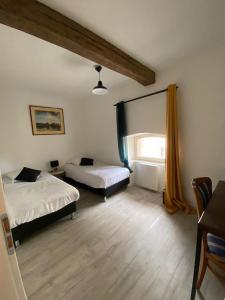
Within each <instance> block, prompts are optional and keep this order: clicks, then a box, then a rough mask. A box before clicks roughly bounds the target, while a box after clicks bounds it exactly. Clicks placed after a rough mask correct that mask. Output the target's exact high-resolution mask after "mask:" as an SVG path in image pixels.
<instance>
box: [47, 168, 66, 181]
mask: <svg viewBox="0 0 225 300" xmlns="http://www.w3.org/2000/svg"><path fill="white" fill-rule="evenodd" d="M49 173H50V174H51V175H53V176H55V177H57V178H59V179H61V180H63V179H64V176H65V171H64V170H58V171H51V172H49Z"/></svg>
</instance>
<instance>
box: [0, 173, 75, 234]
mask: <svg viewBox="0 0 225 300" xmlns="http://www.w3.org/2000/svg"><path fill="white" fill-rule="evenodd" d="M3 183H4V190H5V196H6V197H5V198H6V208H7V212H8V216H9V221H10V225H11V228H12V229H13V228H15V227H17V226H19V225H21V224H24V223H27V222H31V221H33V220H35V219H37V218H40V217H43V216H45V215H48V214H51V213H54V212H56V211H58V210H60V209H62V208H63V207H65V206H67V205H69V204H70V203H72V202H74V201H77V200H78V199H79V192H78V190H77V189H76V188H74V187H73V186H71V185H69V184H67V183H65V182H63V181H62V180H60V179H58V178H56V177H54V176H52V175H51V174H49V173H45V172H42V173H41V175H40V177H39V178H38V179H37V181H36V182H19V181H15V182H14V183H13V182H12V181H11V180H10V179H9V178H8V177H6V176H3Z"/></svg>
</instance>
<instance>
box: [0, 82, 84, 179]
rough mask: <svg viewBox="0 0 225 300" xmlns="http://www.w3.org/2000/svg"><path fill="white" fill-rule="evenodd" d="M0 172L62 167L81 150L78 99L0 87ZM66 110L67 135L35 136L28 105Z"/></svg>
mask: <svg viewBox="0 0 225 300" xmlns="http://www.w3.org/2000/svg"><path fill="white" fill-rule="evenodd" d="M0 89H1V95H0V107H1V109H0V141H1V147H0V170H1V172H2V173H5V172H8V171H12V170H14V169H17V168H20V167H23V166H28V167H32V168H38V169H42V170H46V169H48V162H49V161H50V160H53V159H58V160H59V161H60V163H61V164H63V163H64V162H65V161H67V160H68V159H70V158H71V157H73V156H74V155H75V154H77V153H79V152H80V149H81V147H82V145H81V144H82V142H81V140H82V132H81V130H80V127H81V126H80V124H81V106H80V105H79V102H78V101H76V100H75V99H65V98H64V97H63V96H62V95H52V94H48V93H45V92H43V91H38V92H37V91H29V90H21V89H20V88H16V89H10V87H8V88H7V87H6V88H4V86H3V85H2V86H0ZM30 104H32V105H43V106H50V107H61V108H63V109H64V119H65V131H66V134H65V135H48V136H33V135H32V130H31V122H30V114H29V107H28V106H29V105H30Z"/></svg>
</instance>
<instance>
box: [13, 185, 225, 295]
mask: <svg viewBox="0 0 225 300" xmlns="http://www.w3.org/2000/svg"><path fill="white" fill-rule="evenodd" d="M78 206H79V216H78V217H77V218H76V219H75V220H69V219H68V218H67V219H64V220H60V221H59V222H57V223H55V224H54V225H52V226H50V227H48V228H46V229H45V230H43V231H41V232H39V233H38V234H35V235H34V236H32V237H31V238H29V239H27V240H26V241H25V242H24V243H23V244H22V246H21V248H19V249H18V250H17V256H18V261H19V265H20V269H21V273H22V277H23V281H24V285H25V289H26V291H27V295H28V299H32V300H35V299H39V300H53V299H54V300H58V299H65V300H70V299H71V300H72V299H73V300H74V299H76V300H81V299H90V300H142V299H143V300H157V299H163V300H169V299H170V300H186V299H189V295H190V289H191V282H192V274H193V264H194V251H195V249H194V248H195V228H196V217H195V216H187V215H184V214H182V213H177V214H175V215H172V216H171V215H168V214H167V213H166V212H165V211H164V209H163V207H162V205H161V196H160V195H159V194H157V193H153V192H149V191H147V190H144V189H140V188H137V187H129V188H128V189H127V190H125V191H123V192H121V193H119V194H117V195H115V196H113V197H111V198H109V199H108V200H107V201H106V203H104V202H101V197H99V196H97V195H95V194H92V193H91V192H87V191H83V190H81V198H80V201H79V205H78ZM201 291H202V295H201V294H199V295H198V296H197V297H196V299H207V300H219V299H221V300H223V299H224V298H225V288H224V286H223V285H222V284H221V283H220V282H219V281H218V280H217V279H216V278H215V277H214V275H212V274H211V272H210V271H207V274H206V277H205V279H204V282H203V285H202V289H201Z"/></svg>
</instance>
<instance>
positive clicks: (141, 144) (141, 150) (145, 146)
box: [137, 137, 165, 159]
mask: <svg viewBox="0 0 225 300" xmlns="http://www.w3.org/2000/svg"><path fill="white" fill-rule="evenodd" d="M137 149H138V156H141V157H148V158H156V159H157V158H158V159H165V138H164V137H143V138H139V139H138V147H137Z"/></svg>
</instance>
